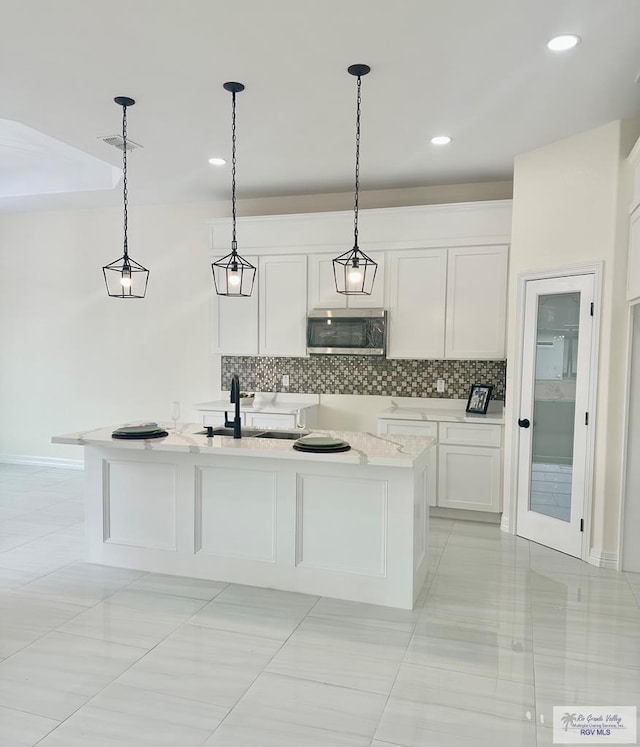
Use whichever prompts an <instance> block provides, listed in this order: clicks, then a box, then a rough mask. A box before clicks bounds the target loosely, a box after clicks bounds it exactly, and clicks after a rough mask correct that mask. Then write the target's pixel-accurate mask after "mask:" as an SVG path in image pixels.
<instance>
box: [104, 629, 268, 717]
mask: <svg viewBox="0 0 640 747" xmlns="http://www.w3.org/2000/svg"><path fill="white" fill-rule="evenodd" d="M280 645H281V644H280V642H279V641H275V640H273V639H270V638H258V637H255V636H249V635H244V634H240V633H232V632H230V631H225V630H216V629H210V628H202V627H198V626H196V625H190V624H186V625H182V626H181V627H180V628H179V629H178V630H177V631H176V632H175V633H173V634H171V635H170V636H169V637H168V638H167V639H166V640H164V641H163V642H162V643H160V644H159V645H158V646H156V647H155V648H154V649H153V650H152V651H150V652H149V653H148V654H147V655H146V656H145V657H144V658H143V659H141V660H140V661H138V662H136V663H135V664H134V665H133V666H132V667H131V668H130V669H128V670H127V671H126V672H125V673H124V674H123V675H122V676H121V677H120V678H119V679H118V684H123V685H128V686H131V687H136V688H141V689H143V690H150V691H152V692H157V693H163V694H165V695H170V696H174V697H178V698H186V699H188V700H198V701H203V702H205V703H210V704H212V705H215V706H219V707H221V708H232V707H233V706H234V705H235V704H236V702H237V701H238V699H239V698H240V697H241V696H242V695H243V694H244V693H245V692H246V690H247V688H248V687H249V686H250V685H251V684H252V682H253V681H254V680H255V679H256V677H257V676H258V675H259V674H260V672H262V670H263V669H264V668H265V667H266V665H267V664H268V663H269V661H270V660H271V658H272V657H273V656H274V654H275V653H276V652H277V651H278V649H279V648H280Z"/></svg>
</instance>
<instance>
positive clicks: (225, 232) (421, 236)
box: [207, 200, 512, 254]
mask: <svg viewBox="0 0 640 747" xmlns="http://www.w3.org/2000/svg"><path fill="white" fill-rule="evenodd" d="M511 210H512V201H511V200H487V201H484V202H462V203H449V204H441V205H417V206H411V207H397V208H372V209H369V210H361V211H360V217H361V221H360V224H359V236H360V243H361V245H362V247H363V249H364V250H365V251H366V248H367V247H369V248H372V247H375V248H376V249H378V250H384V249H389V250H394V249H411V248H423V249H424V248H431V247H437V248H442V247H446V246H482V245H496V244H509V243H510V235H511ZM207 224H208V225H209V229H210V232H211V249H212V251H214V252H216V253H218V252H220V251H224V250H228V247H229V242H230V239H231V218H229V217H227V218H216V219H213V220H211V221H207ZM352 234H353V212H352V211H346V210H341V211H327V212H321V213H290V214H286V215H255V216H248V217H245V218H239V219H238V246H239V251H240V253H241V254H243V253H246V254H252V253H253V254H255V253H259V254H269V253H273V252H274V251H277V252H279V253H283V252H286V253H306V254H308V253H319V252H322V251H326V252H331V251H336V249H341V248H343V247H344V246H346V245H349V246H350V245H351V242H352V240H353V235H352Z"/></svg>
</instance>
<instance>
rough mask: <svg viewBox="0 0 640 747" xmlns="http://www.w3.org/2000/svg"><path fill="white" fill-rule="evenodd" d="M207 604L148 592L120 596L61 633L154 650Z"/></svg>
mask: <svg viewBox="0 0 640 747" xmlns="http://www.w3.org/2000/svg"><path fill="white" fill-rule="evenodd" d="M203 604H205V602H204V601H203V600H201V599H188V598H186V597H170V596H167V595H164V594H148V593H146V592H133V591H123V592H117V593H116V594H114V595H113V596H112V597H110V598H109V599H107V600H105V601H104V602H101V603H100V604H97V605H96V606H95V607H92V608H91V609H88V610H86V611H85V612H83V613H82V614H80V615H78V616H77V617H75V618H74V619H73V620H71V621H70V622H68V623H66V624H65V625H61V626H60V627H59V628H58V629H59V630H61V631H63V632H65V633H72V634H75V635H84V636H89V637H91V638H100V639H101V640H105V641H112V642H114V643H124V644H127V645H129V646H139V647H141V648H147V649H149V648H152V647H153V646H155V645H156V644H158V643H160V641H162V640H163V639H165V638H166V637H167V636H168V635H169V634H170V633H171V632H172V631H174V630H175V629H176V628H177V627H178V626H179V625H180V624H181V623H183V622H185V620H187V619H188V618H190V617H191V615H193V614H194V612H197V610H199V609H200V607H202V605H203Z"/></svg>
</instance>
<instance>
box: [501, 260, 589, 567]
mask: <svg viewBox="0 0 640 747" xmlns="http://www.w3.org/2000/svg"><path fill="white" fill-rule="evenodd" d="M602 268H603V263H602V262H593V263H589V264H577V265H567V266H563V267H557V268H554V269H547V270H537V271H535V272H521V273H519V275H518V295H517V300H516V309H517V318H516V324H515V333H516V340H517V342H516V350H515V358H514V377H513V395H512V402H513V405H512V406H511V407H510V408H509V412H510V413H511V418H512V419H513V423H512V424H511V467H510V474H509V529H510V533H511V534H516V528H517V523H518V514H517V511H518V500H517V499H518V472H519V469H518V468H519V463H518V462H519V460H518V455H519V453H520V429H519V428H518V427H516V425H515V422H516V420H517V419H518V417H520V400H521V398H522V370H523V365H522V359H523V354H524V315H525V300H526V299H525V291H526V284H527V283H528V282H529V281H530V280H553V279H554V278H563V277H568V276H571V275H593V303H594V312H593V339H592V341H591V360H590V361H589V366H590V369H591V370H590V373H591V376H590V377H589V393H588V407H589V415H590V423H589V430H588V433H587V453H586V475H585V496H584V532H583V535H582V549H581V554H580V557H581V559H582V560H586V561H588V560H589V553H590V550H591V526H592V512H593V500H592V497H593V476H594V466H595V458H594V457H595V440H596V427H595V426H596V424H597V422H598V421H597V417H598V414H597V411H596V404H597V394H598V362H599V359H600V309H601V306H602ZM591 426H593V427H591Z"/></svg>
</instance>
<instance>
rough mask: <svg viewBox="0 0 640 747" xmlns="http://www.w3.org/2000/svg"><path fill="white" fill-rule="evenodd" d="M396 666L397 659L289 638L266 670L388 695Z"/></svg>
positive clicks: (396, 669)
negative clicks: (372, 655) (379, 657)
mask: <svg viewBox="0 0 640 747" xmlns="http://www.w3.org/2000/svg"><path fill="white" fill-rule="evenodd" d="M399 666H400V659H399V658H398V660H396V661H393V660H390V659H378V658H375V657H369V656H366V655H363V654H357V653H351V652H348V651H344V650H342V651H338V650H335V649H332V648H324V647H321V646H309V645H307V644H305V643H302V644H301V643H298V642H295V641H291V640H290V641H288V642H287V643H285V645H284V646H283V647H282V649H281V650H280V651H279V652H278V653H277V654H276V656H274V658H273V659H272V660H271V663H270V664H269V666H268V667H267V671H269V672H273V673H276V674H284V675H288V676H290V677H297V678H300V679H305V680H314V681H315V682H325V683H328V684H330V685H340V686H342V687H348V688H353V689H355V690H366V691H367V692H372V693H381V694H384V695H388V694H389V693H390V692H391V687H392V686H393V683H394V681H395V678H396V674H397V672H398V668H399Z"/></svg>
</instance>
